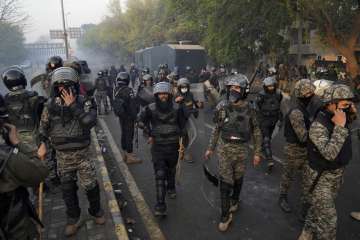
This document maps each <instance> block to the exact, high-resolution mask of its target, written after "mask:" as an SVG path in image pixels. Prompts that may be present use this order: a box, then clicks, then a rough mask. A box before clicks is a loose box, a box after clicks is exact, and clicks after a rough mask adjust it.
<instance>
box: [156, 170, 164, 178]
mask: <svg viewBox="0 0 360 240" xmlns="http://www.w3.org/2000/svg"><path fill="white" fill-rule="evenodd" d="M155 178H156V180H163V179H165V178H166V172H165V170H163V169H161V170H156V172H155Z"/></svg>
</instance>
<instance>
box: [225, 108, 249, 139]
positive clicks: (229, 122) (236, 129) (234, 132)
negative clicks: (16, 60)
mask: <svg viewBox="0 0 360 240" xmlns="http://www.w3.org/2000/svg"><path fill="white" fill-rule="evenodd" d="M224 110H225V111H226V117H225V119H224V120H222V124H221V138H222V139H223V140H224V142H231V143H245V142H249V141H250V136H251V133H250V114H249V111H248V110H249V108H248V106H244V107H241V108H233V107H231V106H230V105H227V106H225V107H224Z"/></svg>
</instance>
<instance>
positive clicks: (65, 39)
mask: <svg viewBox="0 0 360 240" xmlns="http://www.w3.org/2000/svg"><path fill="white" fill-rule="evenodd" d="M60 1H61V15H62V21H63V29H64V41H65V54H66V60H68V59H69V43H68V34H67V31H66V24H65V12H64V0H60Z"/></svg>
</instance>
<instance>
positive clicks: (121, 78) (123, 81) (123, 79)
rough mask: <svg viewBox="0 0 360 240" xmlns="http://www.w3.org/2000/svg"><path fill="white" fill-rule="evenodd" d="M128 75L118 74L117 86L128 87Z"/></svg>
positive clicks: (124, 73)
mask: <svg viewBox="0 0 360 240" xmlns="http://www.w3.org/2000/svg"><path fill="white" fill-rule="evenodd" d="M129 83H130V75H129V74H128V73H127V72H120V73H119V74H118V75H117V77H116V84H117V85H129Z"/></svg>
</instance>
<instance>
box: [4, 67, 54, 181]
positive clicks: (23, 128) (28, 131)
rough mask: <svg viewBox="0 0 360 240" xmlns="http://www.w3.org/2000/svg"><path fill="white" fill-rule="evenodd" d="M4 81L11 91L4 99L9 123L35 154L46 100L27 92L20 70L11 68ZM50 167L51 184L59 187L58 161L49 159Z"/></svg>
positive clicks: (25, 81) (5, 74)
mask: <svg viewBox="0 0 360 240" xmlns="http://www.w3.org/2000/svg"><path fill="white" fill-rule="evenodd" d="M2 80H3V82H4V85H5V86H6V88H7V89H8V90H9V91H10V92H9V93H8V94H6V95H5V98H4V101H5V106H6V108H7V110H8V113H9V121H10V122H11V123H12V124H14V125H15V126H17V129H18V131H19V138H20V140H21V141H22V142H23V143H25V144H27V145H28V147H29V148H30V149H32V154H34V153H36V151H37V141H38V139H37V134H38V127H39V123H40V116H41V112H42V110H43V107H44V102H45V99H44V98H43V97H40V96H38V94H37V92H34V91H28V90H26V86H27V80H26V78H25V74H24V72H23V71H22V70H21V69H19V68H14V67H11V68H9V69H8V70H6V71H5V72H4V73H3V75H2ZM48 167H49V170H50V173H51V174H50V176H49V178H50V180H51V182H52V183H53V184H54V185H58V183H59V179H58V176H57V171H56V160H54V159H51V158H48Z"/></svg>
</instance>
